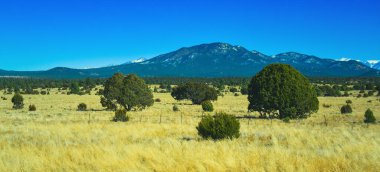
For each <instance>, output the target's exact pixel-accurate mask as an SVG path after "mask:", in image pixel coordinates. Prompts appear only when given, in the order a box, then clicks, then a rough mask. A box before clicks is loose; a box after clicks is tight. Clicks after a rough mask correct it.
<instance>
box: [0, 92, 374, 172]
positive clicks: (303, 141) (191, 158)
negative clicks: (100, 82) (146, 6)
mask: <svg viewBox="0 0 380 172" xmlns="http://www.w3.org/2000/svg"><path fill="white" fill-rule="evenodd" d="M354 94H355V93H354ZM0 95H1V94H0ZM2 96H4V97H6V98H7V100H0V171H380V125H379V123H377V124H371V125H367V124H364V123H363V118H364V117H363V115H364V112H365V110H366V109H367V108H371V109H372V110H373V112H374V114H375V117H376V118H377V119H378V120H379V119H380V102H379V100H378V99H379V97H375V96H373V97H368V98H356V97H319V101H320V109H319V111H318V113H315V114H312V116H311V117H310V118H308V119H304V120H292V121H290V123H285V122H283V121H281V120H278V119H275V120H268V119H258V118H254V117H257V116H258V114H256V113H247V106H248V100H247V97H246V96H243V95H240V96H234V95H233V94H232V93H226V95H224V96H223V97H219V99H218V101H216V102H213V104H214V108H215V111H223V112H226V113H229V114H234V115H236V116H240V117H242V116H247V115H249V116H252V117H253V118H242V119H239V120H240V124H241V129H240V132H241V136H240V138H238V139H234V140H221V141H212V140H203V139H201V137H199V136H198V135H197V130H196V128H195V127H196V126H197V124H198V122H199V121H200V119H201V116H202V113H203V112H202V109H201V107H200V106H199V105H192V104H191V102H190V101H181V102H178V101H175V100H174V99H173V98H172V97H171V96H170V93H154V97H155V98H159V99H160V100H161V102H155V104H154V105H153V106H152V107H149V108H148V109H146V110H143V111H138V112H128V115H129V116H130V117H131V120H130V121H128V122H125V123H121V122H111V121H110V120H111V119H112V117H113V115H114V113H113V112H110V111H104V110H103V108H102V107H101V105H100V103H99V101H100V97H99V96H97V95H94V94H92V95H83V96H79V95H66V94H61V93H58V90H56V89H54V90H52V91H50V95H23V96H24V103H25V108H24V109H23V110H13V109H12V103H11V101H10V100H11V97H12V95H2ZM347 99H350V100H352V101H353V104H352V107H353V113H352V114H348V115H342V114H340V107H341V106H342V105H344V104H345V101H346V100H347ZM82 102H83V103H86V104H87V106H88V111H84V112H80V111H77V105H78V104H79V103H82ZM30 104H34V105H36V107H37V111H34V112H29V111H28V108H27V107H28V105H30ZM174 104H177V105H178V107H179V109H180V111H179V112H173V110H172V107H173V105H174ZM323 104H325V105H331V106H330V107H324V106H323Z"/></svg>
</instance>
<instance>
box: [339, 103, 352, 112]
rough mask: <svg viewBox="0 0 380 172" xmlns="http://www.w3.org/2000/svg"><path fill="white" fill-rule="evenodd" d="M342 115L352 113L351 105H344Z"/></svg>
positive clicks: (341, 109) (341, 110)
mask: <svg viewBox="0 0 380 172" xmlns="http://www.w3.org/2000/svg"><path fill="white" fill-rule="evenodd" d="M340 113H341V114H347V113H352V108H351V105H349V104H347V105H343V106H342V107H341V108H340Z"/></svg>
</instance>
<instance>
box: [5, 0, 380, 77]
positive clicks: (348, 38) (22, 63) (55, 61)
mask: <svg viewBox="0 0 380 172" xmlns="http://www.w3.org/2000/svg"><path fill="white" fill-rule="evenodd" d="M210 42H227V43H231V44H234V45H241V46H244V47H246V48H247V49H250V50H258V51H260V52H262V53H265V54H268V55H272V54H277V53H281V52H287V51H296V52H301V53H305V54H312V55H316V56H319V57H323V58H333V59H338V58H342V57H346V58H353V59H361V60H369V59H380V1H378V0H347V1H337V0H336V1H334V0H329V1H328V0H309V1H304V0H293V1H290V0H277V1H270V0H268V1H254V0H229V1H227V0H208V1H205V0H182V1H174V0H173V1H169V0H161V1H160V0H136V1H127V0H119V1H118V0H109V1H106V0H54V1H51V0H49V1H47V0H46V1H39V0H34V1H30V0H12V1H1V2H0V69H6V70H44V69H48V68H52V67H56V66H65V67H74V68H86V67H99V66H107V65H111V64H120V63H124V62H127V61H129V60H131V59H136V58H139V57H148V58H149V57H154V56H156V55H159V54H162V53H166V52H169V51H173V50H176V49H178V48H181V47H184V46H192V45H196V44H201V43H210Z"/></svg>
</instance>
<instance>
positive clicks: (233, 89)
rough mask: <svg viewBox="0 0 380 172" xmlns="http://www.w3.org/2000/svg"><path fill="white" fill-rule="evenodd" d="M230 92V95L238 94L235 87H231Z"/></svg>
mask: <svg viewBox="0 0 380 172" xmlns="http://www.w3.org/2000/svg"><path fill="white" fill-rule="evenodd" d="M230 92H232V93H236V92H238V89H237V88H235V87H231V88H230Z"/></svg>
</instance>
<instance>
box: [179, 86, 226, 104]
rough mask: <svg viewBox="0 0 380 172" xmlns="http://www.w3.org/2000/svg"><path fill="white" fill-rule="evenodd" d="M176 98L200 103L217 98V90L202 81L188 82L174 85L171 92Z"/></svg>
mask: <svg viewBox="0 0 380 172" xmlns="http://www.w3.org/2000/svg"><path fill="white" fill-rule="evenodd" d="M171 95H172V97H173V98H174V99H176V100H185V99H187V100H191V101H192V102H193V104H201V103H202V102H203V101H206V100H217V99H218V91H216V90H215V89H214V88H212V87H209V86H208V85H206V84H202V83H193V82H188V83H186V84H182V85H179V86H178V87H174V88H173V91H172V93H171Z"/></svg>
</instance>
